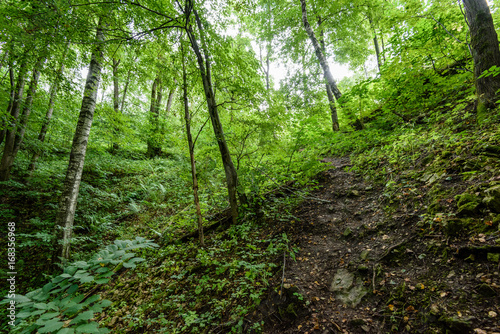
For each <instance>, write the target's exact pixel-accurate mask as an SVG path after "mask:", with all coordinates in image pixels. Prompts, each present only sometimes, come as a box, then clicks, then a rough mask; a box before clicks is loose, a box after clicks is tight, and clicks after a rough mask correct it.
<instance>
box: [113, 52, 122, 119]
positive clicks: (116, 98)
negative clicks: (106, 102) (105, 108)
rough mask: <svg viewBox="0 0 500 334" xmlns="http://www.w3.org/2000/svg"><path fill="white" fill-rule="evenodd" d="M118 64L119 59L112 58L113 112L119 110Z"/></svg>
mask: <svg viewBox="0 0 500 334" xmlns="http://www.w3.org/2000/svg"><path fill="white" fill-rule="evenodd" d="M119 65H120V60H119V59H118V60H116V58H113V109H114V110H115V112H116V113H117V112H119V111H120V86H119V82H118V66H119Z"/></svg>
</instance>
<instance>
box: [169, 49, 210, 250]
mask: <svg viewBox="0 0 500 334" xmlns="http://www.w3.org/2000/svg"><path fill="white" fill-rule="evenodd" d="M181 43H182V42H181ZM181 53H182V83H183V85H182V89H183V93H184V94H183V99H184V120H185V121H186V134H187V140H188V146H189V158H190V161H191V177H192V179H193V196H194V204H195V206H196V217H197V221H198V236H199V238H200V245H201V246H202V247H204V246H205V238H204V236H203V216H202V215H201V209H200V198H199V197H198V178H197V176H196V161H195V160H194V142H193V136H192V135H191V115H190V113H189V101H188V91H187V75H186V64H185V56H184V48H183V46H182V44H181ZM173 91H174V90H173V89H172V90H171V91H170V93H171V95H173ZM169 100H170V99H169Z"/></svg>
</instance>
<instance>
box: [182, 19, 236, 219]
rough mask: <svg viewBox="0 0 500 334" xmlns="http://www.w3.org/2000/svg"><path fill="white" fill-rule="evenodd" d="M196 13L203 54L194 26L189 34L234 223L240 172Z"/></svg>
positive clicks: (190, 27)
mask: <svg viewBox="0 0 500 334" xmlns="http://www.w3.org/2000/svg"><path fill="white" fill-rule="evenodd" d="M193 13H194V15H195V19H196V24H197V26H198V29H199V31H200V39H201V43H202V47H203V55H202V53H201V51H200V47H199V45H198V41H197V40H196V37H195V35H194V33H193V30H192V26H189V27H188V29H187V34H188V37H189V40H190V42H191V47H192V48H193V51H194V53H195V54H196V58H197V60H198V66H199V69H200V75H201V79H202V82H203V89H204V91H205V97H206V99H207V107H208V113H209V114H210V120H211V121H212V127H213V130H214V134H215V139H216V140H217V144H218V146H219V151H220V153H221V158H222V164H223V166H224V172H225V174H226V183H227V191H228V195H229V204H230V206H231V217H232V222H233V224H236V223H237V221H238V200H237V189H236V188H237V186H238V174H237V171H236V169H235V168H234V164H233V160H232V159H231V154H230V152H229V148H228V147H227V143H226V138H225V136H224V131H223V129H222V123H221V121H220V117H219V112H218V110H217V101H216V98H215V94H214V91H213V85H212V75H211V67H210V66H211V65H210V59H209V56H208V50H207V46H206V43H205V39H204V31H203V26H202V24H201V20H200V17H199V15H198V13H197V12H196V10H195V9H193Z"/></svg>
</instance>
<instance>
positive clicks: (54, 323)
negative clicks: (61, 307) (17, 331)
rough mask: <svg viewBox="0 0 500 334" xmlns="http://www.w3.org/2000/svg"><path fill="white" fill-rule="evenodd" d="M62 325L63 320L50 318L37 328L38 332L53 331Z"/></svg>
mask: <svg viewBox="0 0 500 334" xmlns="http://www.w3.org/2000/svg"><path fill="white" fill-rule="evenodd" d="M62 326H64V322H61V321H59V319H52V320H49V321H47V322H46V323H45V324H44V326H43V327H41V328H40V329H38V333H53V332H55V331H57V330H58V329H60V328H61V327H62Z"/></svg>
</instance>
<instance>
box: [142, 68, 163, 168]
mask: <svg viewBox="0 0 500 334" xmlns="http://www.w3.org/2000/svg"><path fill="white" fill-rule="evenodd" d="M162 97H163V93H162V87H161V80H160V77H159V75H158V76H157V77H156V78H155V80H154V81H153V86H152V88H151V105H150V108H149V112H150V114H149V117H150V124H151V126H152V133H151V134H150V136H149V139H148V142H147V144H148V149H147V152H146V155H147V156H148V157H150V158H154V157H156V156H159V155H160V154H161V145H160V144H159V137H160V134H159V133H158V132H159V131H160V127H159V116H160V104H161V100H162Z"/></svg>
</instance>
